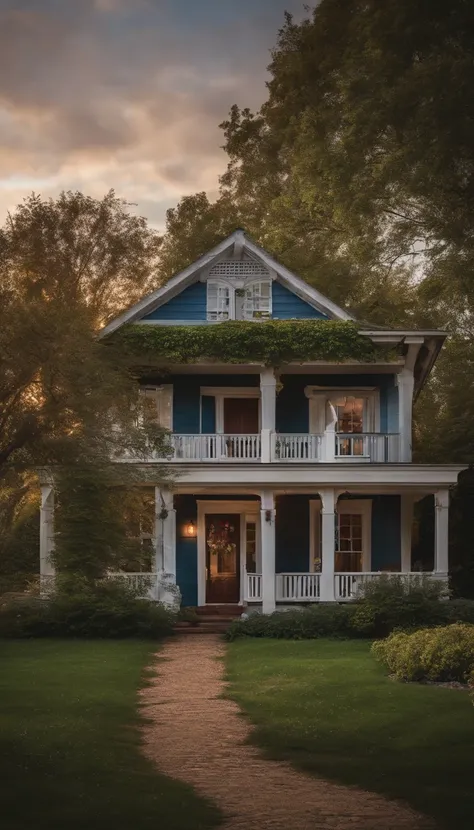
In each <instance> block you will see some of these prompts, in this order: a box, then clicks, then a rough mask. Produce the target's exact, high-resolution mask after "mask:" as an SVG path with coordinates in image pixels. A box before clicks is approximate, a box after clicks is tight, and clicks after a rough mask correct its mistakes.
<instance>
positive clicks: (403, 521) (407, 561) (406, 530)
mask: <svg viewBox="0 0 474 830" xmlns="http://www.w3.org/2000/svg"><path fill="white" fill-rule="evenodd" d="M414 502H415V499H414V497H413V496H412V495H410V494H403V495H402V496H400V546H401V563H400V565H401V567H400V570H401V572H402V573H404V574H406V573H410V572H411V545H412V527H413V507H414Z"/></svg>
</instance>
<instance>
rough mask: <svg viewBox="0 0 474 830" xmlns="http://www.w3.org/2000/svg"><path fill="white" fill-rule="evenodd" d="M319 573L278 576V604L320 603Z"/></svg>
mask: <svg viewBox="0 0 474 830" xmlns="http://www.w3.org/2000/svg"><path fill="white" fill-rule="evenodd" d="M320 578H321V574H319V573H306V574H305V573H298V574H289V573H286V574H277V577H276V600H277V602H319V600H320V598H321V596H320Z"/></svg>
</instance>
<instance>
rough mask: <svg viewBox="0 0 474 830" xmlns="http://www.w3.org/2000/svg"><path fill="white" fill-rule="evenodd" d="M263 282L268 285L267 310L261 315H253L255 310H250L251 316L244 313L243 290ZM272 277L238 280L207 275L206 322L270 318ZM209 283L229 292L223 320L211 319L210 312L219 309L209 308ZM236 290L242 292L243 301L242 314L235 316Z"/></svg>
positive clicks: (251, 320)
mask: <svg viewBox="0 0 474 830" xmlns="http://www.w3.org/2000/svg"><path fill="white" fill-rule="evenodd" d="M262 283H265V284H266V285H268V289H269V290H268V293H269V296H268V312H264V314H263V316H262V317H255V316H254V314H255V311H253V312H252V316H250V314H249V315H246V314H245V312H244V307H245V301H246V298H245V292H246V291H247V289H249V288H253V287H254V286H256V285H262ZM272 283H273V280H272V277H271V276H269V277H259V278H258V279H251V280H238V281H231V280H226V279H220V278H218V277H209V278H208V279H207V280H206V320H207V322H208V323H224V322H226V320H236V319H239V320H245V321H247V322H257V323H258V322H261V321H262V320H271V319H272V313H273V297H272ZM211 285H216V286H217V287H219V286H221V287H223V288H226V289H227V291H228V292H229V309H228V317H227V318H226V319H225V320H219V319H216V320H214V319H212V318H211V317H210V314H219V310H218V309H217V310H210V309H209V287H210V286H211ZM237 292H243V302H242V306H241V308H242V316H241V317H239V318H237V317H236V310H237V305H238V303H237V302H236V297H237V296H239V295H238V294H237Z"/></svg>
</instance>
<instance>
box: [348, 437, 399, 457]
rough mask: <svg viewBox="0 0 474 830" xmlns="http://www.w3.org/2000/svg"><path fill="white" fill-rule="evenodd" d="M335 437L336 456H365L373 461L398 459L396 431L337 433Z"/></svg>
mask: <svg viewBox="0 0 474 830" xmlns="http://www.w3.org/2000/svg"><path fill="white" fill-rule="evenodd" d="M335 437H336V458H341V459H343V458H354V459H358V458H359V459H361V460H362V459H364V458H365V459H367V460H368V461H372V462H374V463H386V462H389V463H390V462H396V461H398V460H399V459H400V436H399V435H398V434H396V433H384V432H380V433H375V432H374V433H368V432H365V433H360V434H356V433H350V434H349V433H348V434H341V433H337V434H336V436H335Z"/></svg>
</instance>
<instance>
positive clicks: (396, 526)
mask: <svg viewBox="0 0 474 830" xmlns="http://www.w3.org/2000/svg"><path fill="white" fill-rule="evenodd" d="M400 564H401V538H400V496H372V570H373V571H390V570H393V571H398V570H400Z"/></svg>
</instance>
